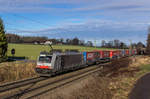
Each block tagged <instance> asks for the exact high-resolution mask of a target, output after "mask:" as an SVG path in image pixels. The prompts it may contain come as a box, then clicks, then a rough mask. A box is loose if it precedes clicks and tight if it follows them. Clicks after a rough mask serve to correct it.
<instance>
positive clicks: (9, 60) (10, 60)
mask: <svg viewBox="0 0 150 99" xmlns="http://www.w3.org/2000/svg"><path fill="white" fill-rule="evenodd" d="M26 59H28V57H25V56H23V57H18V56H8V59H7V62H13V61H22V60H26Z"/></svg>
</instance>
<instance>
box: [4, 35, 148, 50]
mask: <svg viewBox="0 0 150 99" xmlns="http://www.w3.org/2000/svg"><path fill="white" fill-rule="evenodd" d="M6 37H7V41H8V43H29V44H34V43H36V44H43V43H45V42H46V41H51V42H52V43H53V44H54V45H55V44H63V45H80V46H91V47H92V46H94V44H93V42H92V41H87V42H85V41H84V40H80V39H79V38H77V37H75V38H72V39H69V38H67V39H63V38H60V39H54V38H53V39H49V38H47V37H34V36H20V35H16V34H9V33H8V34H6ZM98 47H103V48H116V49H127V48H129V47H132V48H141V47H142V48H143V47H145V45H144V44H143V43H142V42H138V43H133V44H130V45H129V46H128V45H127V44H126V43H124V42H122V41H119V40H117V39H115V40H112V41H105V40H102V41H101V46H98Z"/></svg>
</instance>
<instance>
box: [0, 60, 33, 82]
mask: <svg viewBox="0 0 150 99" xmlns="http://www.w3.org/2000/svg"><path fill="white" fill-rule="evenodd" d="M34 68H35V63H16V62H12V63H3V64H0V84H2V83H5V82H11V81H16V80H21V79H25V78H30V77H33V76H36V73H35V71H34Z"/></svg>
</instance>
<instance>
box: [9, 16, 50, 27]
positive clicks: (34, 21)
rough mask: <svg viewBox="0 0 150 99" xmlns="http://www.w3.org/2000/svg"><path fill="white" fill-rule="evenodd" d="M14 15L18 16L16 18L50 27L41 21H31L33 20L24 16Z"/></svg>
mask: <svg viewBox="0 0 150 99" xmlns="http://www.w3.org/2000/svg"><path fill="white" fill-rule="evenodd" d="M12 15H13V16H16V17H22V18H24V19H26V20H29V21H32V22H35V23H38V24H41V25H44V26H49V24H45V23H41V22H40V21H37V20H34V19H31V18H28V17H25V16H22V15H18V14H12Z"/></svg>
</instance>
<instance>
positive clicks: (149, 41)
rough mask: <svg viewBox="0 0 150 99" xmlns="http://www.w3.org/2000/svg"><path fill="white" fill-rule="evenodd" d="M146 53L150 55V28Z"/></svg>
mask: <svg viewBox="0 0 150 99" xmlns="http://www.w3.org/2000/svg"><path fill="white" fill-rule="evenodd" d="M146 53H147V55H150V27H149V29H148V38H147V47H146Z"/></svg>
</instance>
